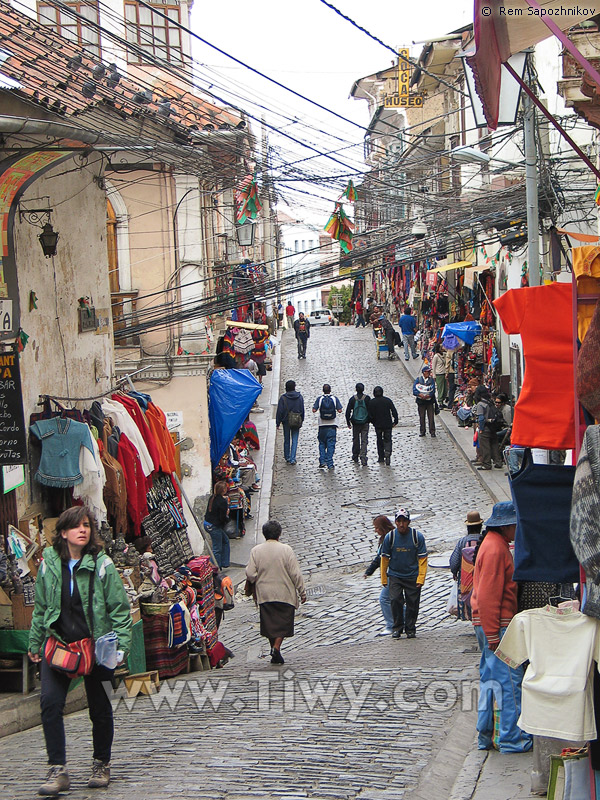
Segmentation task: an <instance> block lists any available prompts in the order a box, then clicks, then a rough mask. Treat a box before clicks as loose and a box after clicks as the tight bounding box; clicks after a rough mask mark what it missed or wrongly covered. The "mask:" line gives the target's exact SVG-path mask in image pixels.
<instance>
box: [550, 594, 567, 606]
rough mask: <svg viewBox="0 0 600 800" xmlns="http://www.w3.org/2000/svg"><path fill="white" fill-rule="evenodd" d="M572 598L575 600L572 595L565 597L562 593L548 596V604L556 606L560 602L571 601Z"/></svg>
mask: <svg viewBox="0 0 600 800" xmlns="http://www.w3.org/2000/svg"><path fill="white" fill-rule="evenodd" d="M571 600H573V598H572V597H563V596H562V594H555V595H552V597H549V598H548V605H551V606H554V608H556V607H557V606H558V604H559V603H569V602H570V601H571Z"/></svg>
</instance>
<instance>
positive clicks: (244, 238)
mask: <svg viewBox="0 0 600 800" xmlns="http://www.w3.org/2000/svg"><path fill="white" fill-rule="evenodd" d="M254 227H255V223H254V222H250V220H247V221H246V222H244V223H242V224H241V225H240V224H237V225H236V226H235V233H236V236H237V240H238V244H239V246H240V247H252V245H253V244H254Z"/></svg>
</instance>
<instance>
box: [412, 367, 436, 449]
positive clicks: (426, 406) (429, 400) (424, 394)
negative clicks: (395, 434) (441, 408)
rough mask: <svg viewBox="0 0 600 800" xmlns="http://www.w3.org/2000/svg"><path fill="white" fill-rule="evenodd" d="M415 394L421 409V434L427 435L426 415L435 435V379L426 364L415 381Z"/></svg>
mask: <svg viewBox="0 0 600 800" xmlns="http://www.w3.org/2000/svg"><path fill="white" fill-rule="evenodd" d="M413 394H414V396H415V398H416V403H417V408H418V410H419V436H425V415H427V421H428V423H429V433H430V434H431V436H435V416H434V414H435V381H434V380H433V378H432V377H431V367H430V366H429V365H428V364H424V365H423V367H422V369H421V374H420V375H419V376H418V377H416V378H415V381H414V383H413Z"/></svg>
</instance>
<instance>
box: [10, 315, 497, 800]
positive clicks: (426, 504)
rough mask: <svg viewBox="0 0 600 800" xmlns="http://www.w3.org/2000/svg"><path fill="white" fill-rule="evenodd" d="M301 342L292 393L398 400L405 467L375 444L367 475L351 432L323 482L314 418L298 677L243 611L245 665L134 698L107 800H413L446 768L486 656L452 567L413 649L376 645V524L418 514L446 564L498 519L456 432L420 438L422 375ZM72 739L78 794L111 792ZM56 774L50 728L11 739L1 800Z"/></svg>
mask: <svg viewBox="0 0 600 800" xmlns="http://www.w3.org/2000/svg"><path fill="white" fill-rule="evenodd" d="M294 344H295V343H294V339H293V337H292V336H291V334H289V333H286V334H285V336H284V340H283V347H282V355H281V358H282V364H281V383H282V385H283V383H285V381H286V380H288V379H289V378H294V379H295V380H296V382H297V385H298V389H299V390H300V391H301V392H302V394H303V395H304V397H305V402H306V405H307V408H309V409H310V407H311V406H312V403H313V402H314V399H315V398H316V397H317V395H318V394H319V393H320V389H321V386H322V384H323V383H324V382H325V381H327V382H329V383H331V385H332V388H333V392H334V393H335V394H337V395H339V397H340V399H341V401H342V403H343V404H344V408H345V403H346V401H347V399H348V398H349V397H350V395H351V394H352V391H353V389H354V384H355V383H356V381H358V380H361V381H362V382H363V383H364V384H365V386H366V387H367V390H368V391H369V393H371V391H372V388H373V386H374V385H376V384H380V385H382V386H383V387H384V391H385V394H387V395H388V396H390V397H391V398H392V399H393V400H394V402H395V404H396V406H397V408H398V412H399V415H400V425H399V426H398V428H396V429H395V431H394V434H393V436H394V450H393V454H392V466H391V467H385V466H383V465H380V464H377V463H376V456H375V457H374V453H375V442H374V440H373V441H371V442H370V445H369V457H370V461H369V465H368V466H367V467H359V466H355V465H354V464H353V463H352V461H351V458H350V451H351V437H350V432H349V431H347V429H346V428H345V427H341V428H340V430H339V434H338V448H337V452H336V458H335V462H336V469H335V471H333V472H328V473H321V472H319V471H318V470H317V465H318V448H317V439H316V432H317V421H316V419H315V417H314V416H313V415H312V413H311V412H310V410H309V411H308V413H307V420H306V424H305V426H304V427H303V429H302V431H301V433H300V444H299V450H298V464H297V465H296V466H295V467H293V466H289V465H287V464H286V463H285V461H284V460H283V456H282V442H281V440H280V439H281V437H280V435H278V438H277V447H276V462H275V465H274V476H273V497H272V503H271V513H272V516H273V517H274V518H276V519H279V521H280V522H281V523H282V525H283V526H284V532H285V536H284V541H287V542H289V543H290V544H291V545H292V546H293V547H294V549H295V551H296V553H297V554H298V557H299V560H300V563H301V566H302V569H303V571H304V573H305V576H306V578H307V586H308V596H309V597H308V602H307V603H306V604H305V605H304V606H302V607H301V608H300V610H299V612H298V614H297V617H296V635H295V636H294V637H293V638H292V639H289V640H286V641H285V642H284V647H283V651H282V652H283V654H284V656H285V658H286V664H285V666H284V667H273V666H271V664H270V663H269V659H268V657H267V648H266V647H265V643H264V640H263V639H261V638H260V636H259V630H258V613H257V611H256V609H255V608H254V605H253V604H252V602H251V601H248V600H242V598H241V597H238V598H237V602H236V607H235V608H234V609H233V611H231V612H228V613H227V614H226V615H225V620H224V622H223V625H222V627H221V639H222V641H223V642H224V643H226V644H227V645H228V646H230V647H231V648H232V649H233V650H234V652H235V654H236V657H235V659H234V660H233V661H230V662H229V664H228V665H227V666H226V668H225V669H223V670H218V671H217V670H213V671H211V672H200V673H192V674H190V675H187V676H182V677H181V678H180V679H176V680H171V681H168V682H163V684H162V687H161V693H160V694H159V695H156V696H154V697H150V698H138V699H137V700H136V701H135V703H134V704H133V705H131V704H130V707H127V706H126V705H125V704H124V702H123V701H121V702H120V704H119V706H118V709H117V711H116V731H117V736H116V741H115V747H114V751H113V780H112V782H111V785H110V787H109V789H108V790H107V791H105V792H103V793H102V796H103V797H104V798H106V800H130V798H132V797H134V798H136V800H158V798H167V797H168V798H172V797H182V798H199V800H204V798H206V800H209V799H210V800H251V798H255V797H257V798H258V797H259V798H263V800H271V799H272V800H276V799H277V800H295V799H296V798H307V799H308V798H310V800H334V799H339V800H401V799H402V798H405V799H406V800H408V798H409V797H411V794H412V796H413V797H414V792H416V791H417V787H418V784H419V780H420V778H421V779H422V777H423V775H425V774H426V773H427V772H428V771H429V772H431V764H432V763H433V764H434V777H435V756H436V754H437V753H438V752H439V750H440V747H441V746H442V744H443V743H444V741H445V737H446V734H448V733H449V732H450V733H449V735H450V736H451V731H452V730H453V728H452V725H453V724H455V723H456V720H457V719H459V717H460V718H461V719H462V718H463V717H461V715H462V714H463V713H465V714H466V713H469V714H471V715H472V713H473V711H472V708H473V703H474V693H473V691H472V689H473V685H474V683H473V682H474V681H475V679H476V674H477V670H476V665H477V662H478V657H477V647H476V642H475V637H474V636H473V634H472V628H471V626H470V625H469V624H467V623H459V622H456V621H454V620H451V619H450V618H448V617H447V616H446V614H445V606H446V598H447V595H448V591H449V588H450V577H449V574H448V570H446V569H436V568H432V569H430V571H429V573H428V577H427V581H426V584H425V588H424V591H423V595H422V603H421V613H420V617H419V623H418V635H417V638H416V639H415V640H412V641H409V640H406V639H401V640H400V641H393V640H391V638H390V637H380V638H376V637H375V634H376V632H377V631H379V630H380V629H381V627H382V619H381V616H380V611H379V607H378V603H377V597H378V593H379V580H378V576H377V575H374V576H373V577H372V578H370V579H367V580H365V579H363V577H362V574H363V571H364V567H365V565H366V564H367V563H368V562H369V560H370V558H371V557H372V555H373V554H374V551H375V541H374V535H373V531H372V527H371V518H372V516H373V514H376V513H393V511H394V509H395V508H396V507H397V506H398V505H399V504H406V505H407V506H408V507H409V508H410V509H411V511H412V513H413V516H414V518H415V520H416V523H417V525H418V527H419V528H420V529H422V530H423V532H424V534H425V536H426V539H427V543H428V546H429V550H430V552H438V553H442V552H447V551H448V549H449V548H450V547H451V546H452V545H453V544H454V542H455V540H456V538H457V536H458V535H459V534H461V533H462V531H463V529H464V522H463V520H464V518H465V513H466V511H467V510H469V509H470V508H479V509H480V511H481V513H482V514H484V513H486V512H487V511H488V510H489V507H490V505H491V503H490V501H489V498H488V497H487V496H486V495H485V493H484V490H483V488H482V487H481V485H480V484H479V482H478V481H477V479H476V477H475V476H474V475H473V473H472V472H471V470H470V469H469V468H468V466H467V465H466V464H465V460H464V458H463V457H462V456H461V455H460V454H458V453H457V451H456V449H455V446H454V444H453V443H452V441H451V440H450V439H449V437H448V436H447V434H446V433H445V431H444V430H443V429H442V428H440V430H439V432H438V437H437V438H436V439H431V438H430V437H426V438H425V439H420V438H419V437H418V426H417V413H416V407H415V404H414V401H413V398H412V395H411V381H410V378H409V377H408V376H407V374H406V372H405V370H404V369H403V368H402V365H401V364H399V363H398V362H388V361H377V360H376V358H375V347H374V342H373V338H372V334H371V332H370V330H369V329H365V330H359V331H357V330H355V329H353V328H321V329H318V330H315V331H314V332H313V333H312V335H311V339H310V342H309V347H308V352H307V359H306V361H298V360H297V358H296V352H295V346H294ZM417 516H418V519H416V518H417ZM441 560H442V561H443V558H442V559H441ZM66 727H67V739H68V747H69V750H68V752H69V768H70V771H71V775H72V780H73V788H72V790H71V791H70V793H69V797H71V798H73V800H83V798H88V797H92V796H97V792H96V793H94V792H93V791H90V790H87V789H86V788H85V779H86V778H87V770H88V768H89V760H90V754H91V741H90V738H91V737H90V725H89V721H88V719H87V713H86V712H81V713H78V714H73V715H71V716H70V717H69V718H68V719H67V720H66ZM456 750H457V748H456V747H455V748H454V751H456ZM453 757H454V758H456V755H454V756H453ZM44 762H45V754H44V747H43V737H42V733H41V729H40V728H35V729H32V730H29V731H25V732H23V733H19V734H15V735H13V736H9V737H6V738H4V739H2V740H0V764H1V765H2V766H0V797H2V798H3V800H11V799H13V800H25V798H31V797H33V796H35V792H36V790H37V786H38V785H39V783H40V779H41V777H42V774H43V771H44V769H45V767H44ZM428 765H429V766H428ZM459 768H460V759H458V760H457V764H456V772H458V769H459ZM444 776H445V777H442V776H441V768H440V777H439V780H438V782H437V783H436V791H435V794H437V795H438V796H439V797H440V798H443V797H448V796H449V794H450V787H451V785H452V780H453V778H452V776H450V777H447V776H446V772H444ZM419 796H420V797H421V796H423V797H424V796H426V795H425V794H424V795H419Z"/></svg>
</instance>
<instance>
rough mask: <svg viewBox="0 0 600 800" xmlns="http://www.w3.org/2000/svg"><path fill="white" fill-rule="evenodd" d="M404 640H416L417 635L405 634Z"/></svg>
mask: <svg viewBox="0 0 600 800" xmlns="http://www.w3.org/2000/svg"><path fill="white" fill-rule="evenodd" d="M406 638H407V639H416V638H417V634H416V633H407V634H406Z"/></svg>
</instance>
